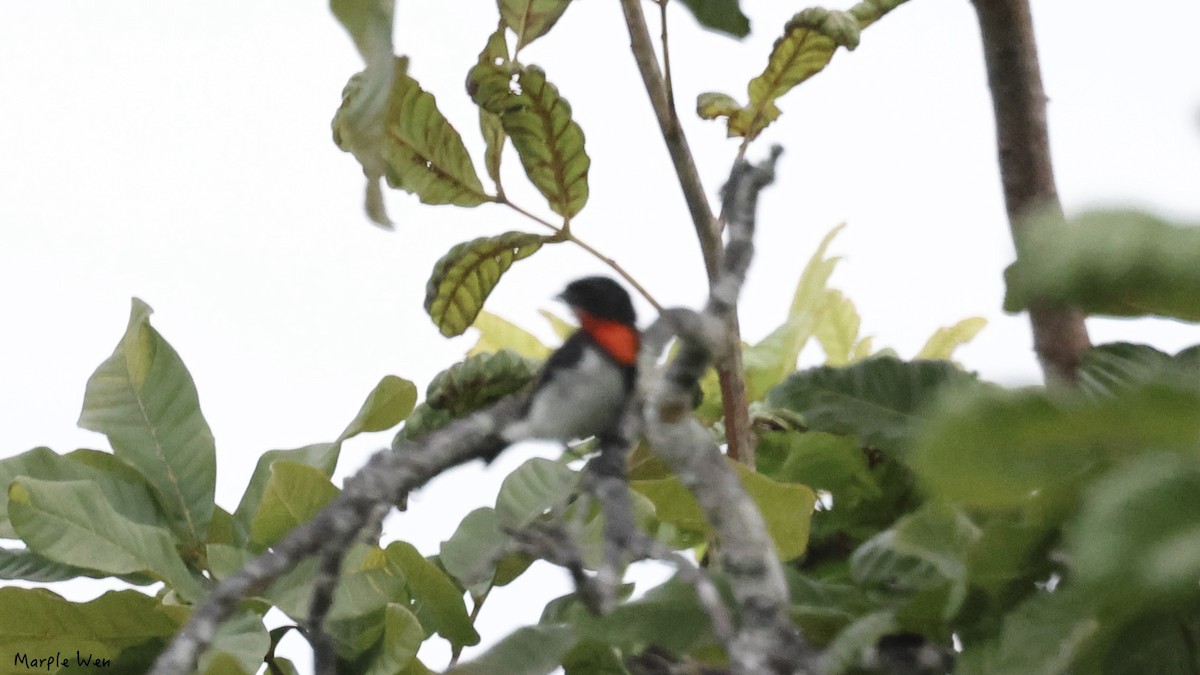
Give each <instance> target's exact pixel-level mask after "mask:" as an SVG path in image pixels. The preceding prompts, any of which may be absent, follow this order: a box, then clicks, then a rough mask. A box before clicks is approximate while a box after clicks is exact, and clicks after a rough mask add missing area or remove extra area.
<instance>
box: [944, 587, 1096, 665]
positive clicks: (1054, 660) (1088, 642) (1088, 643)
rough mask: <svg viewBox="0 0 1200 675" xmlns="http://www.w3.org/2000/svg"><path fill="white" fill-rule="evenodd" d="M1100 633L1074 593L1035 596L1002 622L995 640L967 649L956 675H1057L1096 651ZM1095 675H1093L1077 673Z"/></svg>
mask: <svg viewBox="0 0 1200 675" xmlns="http://www.w3.org/2000/svg"><path fill="white" fill-rule="evenodd" d="M1102 634H1103V632H1102V623H1101V620H1100V614H1099V613H1098V612H1097V610H1096V608H1095V607H1094V606H1093V605H1092V603H1091V601H1090V600H1089V599H1088V597H1087V596H1085V595H1084V594H1082V593H1079V592H1077V591H1076V590H1075V589H1072V588H1069V587H1068V588H1062V589H1059V590H1057V591H1055V592H1053V593H1048V592H1044V591H1038V592H1035V593H1034V595H1033V596H1032V597H1030V598H1029V599H1028V600H1026V601H1025V602H1023V603H1021V604H1020V605H1019V606H1018V607H1017V608H1016V609H1014V610H1013V611H1011V612H1009V613H1008V614H1006V615H1005V616H1004V621H1003V624H1002V625H1001V628H1000V634H999V636H998V637H997V638H995V639H993V640H991V641H987V642H981V643H977V644H970V643H968V644H966V645H965V649H964V650H963V653H962V655H961V657H960V658H959V661H958V666H957V668H956V669H955V673H957V674H958V675H1061V674H1062V673H1069V672H1074V669H1073V668H1072V666H1073V665H1074V664H1075V663H1076V662H1077V661H1078V660H1079V659H1080V658H1081V657H1082V656H1083V655H1085V654H1086V653H1087V652H1088V651H1089V650H1092V649H1094V648H1096V647H1097V646H1098V645H1097V643H1098V642H1100V641H1101V640H1100V639H1099V638H1101V636H1102ZM1081 672H1095V671H1087V670H1084V671H1081Z"/></svg>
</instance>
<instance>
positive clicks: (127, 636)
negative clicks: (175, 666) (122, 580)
mask: <svg viewBox="0 0 1200 675" xmlns="http://www.w3.org/2000/svg"><path fill="white" fill-rule="evenodd" d="M0 607H3V608H4V611H2V612H0V653H3V654H6V655H8V656H7V658H6V659H5V662H4V664H3V668H4V669H5V670H3V671H2V672H4V673H15V672H30V670H28V669H25V668H21V669H19V670H18V669H16V668H14V666H15V664H14V663H13V660H12V659H13V655H15V654H16V653H18V652H23V653H26V654H28V655H29V656H30V658H31V659H32V658H33V657H35V656H38V657H44V656H47V655H51V654H57V653H59V652H62V653H63V654H64V655H66V654H70V655H71V657H72V658H74V657H75V652H76V651H79V652H80V653H82V654H90V655H92V656H93V657H95V658H106V659H114V660H115V659H116V657H117V656H118V655H119V654H120V653H121V651H123V650H125V649H128V648H132V647H135V646H137V645H139V644H141V643H143V642H145V641H147V640H154V639H156V638H158V639H166V638H169V637H171V636H172V635H174V634H175V633H176V632H178V631H179V629H180V628H181V627H182V626H183V623H184V622H185V621H186V620H187V617H188V609H187V608H186V607H182V606H165V605H163V604H161V603H160V602H159V600H158V599H156V598H153V597H150V596H148V595H146V594H145V593H139V592H138V591H132V590H128V591H109V592H107V593H105V594H104V595H101V596H100V597H98V598H96V599H95V600H91V601H88V602H68V601H67V600H65V599H63V598H62V597H61V596H59V595H57V594H55V593H52V592H51V591H48V590H45V589H42V588H15V587H6V588H0ZM42 670H43V672H45V669H42ZM79 670H80V671H81V672H89V671H87V670H85V669H82V668H80V669H79ZM65 672H72V670H67V671H65ZM96 672H99V671H96Z"/></svg>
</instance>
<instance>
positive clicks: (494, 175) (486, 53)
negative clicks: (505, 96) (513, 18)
mask: <svg viewBox="0 0 1200 675" xmlns="http://www.w3.org/2000/svg"><path fill="white" fill-rule="evenodd" d="M510 60H511V59H510V58H509V56H508V43H507V42H506V41H505V39H504V21H503V20H502V21H500V25H499V26H497V27H496V30H495V32H493V33H492V34H491V35H490V36H488V41H487V44H486V45H485V46H484V48H483V51H482V52H480V53H479V61H478V62H479V63H488V64H491V65H494V66H499V65H505V64H507V63H509V61H510ZM479 130H480V131H481V132H482V133H483V141H484V143H485V144H486V150H485V151H484V155H483V164H484V166H485V167H486V168H487V172H488V176H490V177H491V179H492V182H493V183H495V184H496V190H497V191H498V192H500V194H501V195H503V188H502V187H501V185H500V157H501V156H502V155H503V154H504V141H505V140H507V139H508V135H507V134H505V133H504V124H503V123H502V122H501V121H500V116H499V115H496V114H495V113H491V112H488V111H487V110H484V109H483V108H480V109H479Z"/></svg>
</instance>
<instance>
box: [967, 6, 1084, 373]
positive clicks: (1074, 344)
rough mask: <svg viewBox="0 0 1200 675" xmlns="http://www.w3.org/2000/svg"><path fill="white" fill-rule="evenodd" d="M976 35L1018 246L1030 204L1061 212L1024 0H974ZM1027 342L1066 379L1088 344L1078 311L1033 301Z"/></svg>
mask: <svg viewBox="0 0 1200 675" xmlns="http://www.w3.org/2000/svg"><path fill="white" fill-rule="evenodd" d="M974 5H975V11H976V13H977V14H978V15H979V29H980V33H981V34H982V37H983V55H984V61H985V63H986V64H987V73H988V86H989V88H990V89H991V92H992V106H993V109H994V111H995V116H996V143H997V146H998V150H999V156H1000V177H1001V180H1002V182H1003V184H1004V202H1005V206H1006V207H1007V211H1008V223H1009V229H1010V230H1011V232H1012V237H1013V242H1014V243H1015V244H1016V248H1017V256H1018V257H1020V255H1021V249H1022V245H1021V244H1022V238H1023V232H1022V223H1023V221H1024V220H1025V219H1026V218H1027V217H1028V216H1029V215H1030V214H1032V213H1033V212H1035V211H1038V210H1042V209H1050V210H1052V211H1054V212H1057V213H1058V214H1060V215H1061V214H1062V204H1061V203H1060V202H1059V200H1058V189H1057V188H1056V187H1055V185H1054V167H1053V165H1052V164H1051V161H1050V135H1049V132H1048V131H1047V129H1046V92H1045V90H1044V89H1043V87H1042V76H1041V70H1040V68H1039V66H1038V57H1037V43H1036V41H1035V38H1034V34H1033V17H1032V15H1031V13H1030V10H1029V2H1028V0H974ZM1029 321H1030V323H1031V324H1032V326H1033V345H1034V350H1035V351H1036V352H1037V355H1038V359H1039V360H1040V361H1041V363H1042V371H1043V372H1044V373H1045V376H1046V379H1047V381H1050V382H1053V381H1061V382H1074V381H1075V370H1076V368H1077V367H1078V366H1079V359H1080V357H1081V356H1082V354H1083V352H1085V351H1086V350H1087V349H1089V348H1091V340H1090V339H1089V338H1088V332H1087V326H1086V325H1085V324H1084V314H1083V312H1081V311H1079V310H1078V309H1074V308H1070V307H1055V306H1046V305H1044V304H1043V305H1037V304H1035V305H1034V306H1033V307H1031V308H1030V310H1029Z"/></svg>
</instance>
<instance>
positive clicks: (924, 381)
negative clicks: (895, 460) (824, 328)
mask: <svg viewBox="0 0 1200 675" xmlns="http://www.w3.org/2000/svg"><path fill="white" fill-rule="evenodd" d="M974 382H975V378H974V376H972V375H969V374H967V373H964V372H962V371H961V370H959V369H958V368H956V367H955V366H954V365H953V364H951V363H948V362H946V361H909V362H905V361H900V360H899V359H895V358H892V357H887V356H884V357H876V358H872V359H868V360H866V361H862V362H859V363H856V364H854V365H852V366H848V367H845V368H830V367H828V366H825V367H821V368H810V369H809V370H805V371H802V372H799V373H796V374H794V375H792V376H791V377H789V378H788V379H787V380H785V381H784V382H783V384H781V385H779V386H778V387H776V388H775V389H772V390H771V392H770V394H768V395H767V405H769V406H771V407H776V408H786V409H787V410H791V411H793V412H797V413H800V414H801V415H803V416H804V419H805V421H806V423H807V424H808V426H809V427H811V428H813V429H816V430H818V431H828V432H831V433H835V434H853V435H855V436H856V437H857V438H858V440H859V443H861V445H862V446H863V447H868V448H875V449H878V450H883V451H885V452H901V453H903V452H905V451H906V450H907V449H908V447H909V445H910V437H911V435H912V433H913V427H914V424H915V423H916V422H918V421H919V420H920V419H921V417H923V416H924V415H925V414H926V412H925V411H926V407H927V406H928V405H929V403H930V402H931V401H932V400H933V399H935V398H936V397H937V396H938V395H939V394H941V393H942V392H944V391H946V390H947V389H949V388H951V387H962V386H965V385H967V384H970V383H974Z"/></svg>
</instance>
